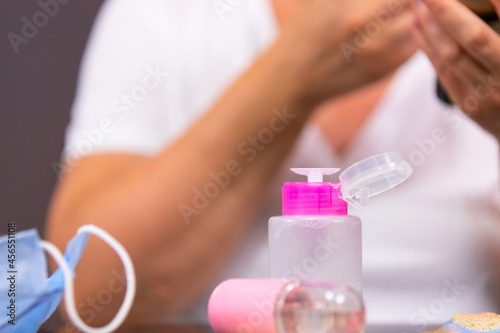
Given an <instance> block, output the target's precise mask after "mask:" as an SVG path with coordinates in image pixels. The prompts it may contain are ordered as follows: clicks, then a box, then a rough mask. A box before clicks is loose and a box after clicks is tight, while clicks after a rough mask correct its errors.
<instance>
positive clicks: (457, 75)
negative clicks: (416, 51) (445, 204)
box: [413, 0, 500, 140]
mask: <svg viewBox="0 0 500 333" xmlns="http://www.w3.org/2000/svg"><path fill="white" fill-rule="evenodd" d="M491 1H492V3H493V4H494V5H495V8H496V9H497V12H499V11H500V0H491ZM413 12H414V13H415V21H414V22H415V24H414V30H413V31H414V35H415V37H416V39H417V41H418V43H419V45H420V47H421V48H422V49H423V50H424V52H425V53H426V54H427V56H428V57H429V59H430V60H431V62H432V64H433V65H434V67H435V68H436V71H437V74H438V76H439V79H440V82H441V84H442V85H443V87H444V88H445V90H446V92H447V94H448V96H449V98H450V99H451V100H452V102H453V103H454V104H455V105H457V106H458V107H460V108H461V109H462V110H463V111H464V112H465V113H466V114H467V115H469V116H470V117H471V118H472V119H473V120H475V121H476V122H477V123H478V124H479V125H481V126H482V127H483V128H484V129H485V130H487V131H488V132H490V133H491V134H493V135H494V136H495V137H496V138H497V140H499V139H500V36H499V35H498V34H497V33H496V32H495V31H494V30H493V29H492V28H490V27H489V26H488V25H487V24H486V23H484V22H483V21H482V20H481V19H480V18H479V17H477V16H476V15H475V14H473V13H472V12H471V11H470V10H469V9H468V8H467V7H465V6H464V5H463V4H461V3H459V2H458V1H456V0H414V5H413Z"/></svg>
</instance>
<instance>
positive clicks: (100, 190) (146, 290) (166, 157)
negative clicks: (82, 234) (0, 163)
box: [49, 54, 310, 320]
mask: <svg viewBox="0 0 500 333" xmlns="http://www.w3.org/2000/svg"><path fill="white" fill-rule="evenodd" d="M283 66H286V65H285V64H284V63H283V61H282V60H281V59H280V55H279V54H275V55H272V56H267V57H264V58H262V59H261V60H259V61H257V62H256V63H255V64H254V66H253V67H252V68H251V69H250V70H249V71H248V72H247V73H246V74H245V75H243V76H242V77H241V78H240V79H239V80H238V82H236V83H235V84H234V85H233V87H232V88H231V89H229V90H228V91H227V93H226V94H225V95H224V96H223V97H222V98H221V99H220V100H219V101H218V102H217V103H216V104H215V105H214V106H213V108H212V109H211V110H209V111H208V112H207V114H206V115H205V116H203V117H202V118H201V119H200V120H199V121H198V122H197V123H196V124H195V125H194V126H192V127H191V128H190V129H189V130H188V132H187V133H186V134H185V135H184V136H183V137H182V138H180V139H179V140H178V141H177V142H175V143H174V144H173V145H172V146H170V147H168V148H167V149H166V150H165V151H164V152H162V153H161V154H159V155H158V156H157V157H155V158H151V159H148V160H147V161H146V162H145V163H142V164H141V165H140V166H138V167H137V168H133V169H131V170H129V171H127V172H124V174H122V175H121V176H119V177H115V179H114V180H110V181H107V182H105V183H103V184H102V186H99V187H97V188H95V189H93V190H92V191H91V192H87V193H85V194H82V195H81V196H79V197H77V200H76V199H75V201H74V202H73V203H72V204H69V205H68V204H67V205H66V206H65V207H64V209H54V210H53V212H52V214H51V218H50V220H51V222H50V223H51V228H50V229H51V231H50V232H49V235H50V238H51V239H53V240H54V241H56V242H57V243H58V245H60V246H61V245H62V244H63V243H64V242H65V241H67V239H68V238H69V235H70V234H71V233H72V232H74V231H75V230H76V228H77V227H78V226H80V225H82V224H85V223H94V224H96V225H98V226H100V227H102V228H104V229H105V230H107V231H108V232H110V233H111V234H113V235H115V236H116V237H117V238H118V239H119V240H120V241H121V242H122V243H123V245H124V246H125V247H126V248H127V250H128V251H129V252H130V253H131V255H132V257H133V259H134V263H135V266H136V270H137V275H138V287H139V291H140V292H141V295H142V297H141V298H144V299H145V302H144V303H142V304H141V302H140V300H141V299H139V300H138V302H137V307H138V308H142V309H143V310H144V308H145V307H148V305H151V304H154V302H151V300H152V299H155V298H156V300H157V301H158V302H161V301H162V300H164V301H166V302H165V304H168V303H170V305H171V307H168V306H163V307H162V308H158V307H157V306H154V307H153V308H151V309H149V311H158V312H157V313H156V314H157V315H164V314H165V312H166V313H171V312H175V311H178V310H179V308H182V307H183V306H186V304H187V303H189V301H191V300H192V299H193V298H194V297H196V296H197V295H198V294H199V293H200V292H201V291H202V290H203V289H204V288H205V287H206V284H207V283H208V282H209V281H210V278H211V277H213V276H214V274H216V273H217V272H218V271H219V270H220V269H221V266H222V265H223V264H224V262H226V260H227V259H228V256H230V255H231V253H232V251H233V249H234V247H235V246H236V244H237V243H238V241H240V239H241V237H242V235H243V233H244V231H245V230H246V228H247V227H248V225H249V221H250V218H251V215H252V212H253V211H254V210H255V208H256V205H257V203H258V202H259V199H260V197H261V195H262V193H264V190H265V187H266V184H267V182H268V180H269V179H270V177H271V176H272V174H273V173H274V172H275V171H276V168H277V167H278V166H279V164H280V162H281V161H282V160H283V158H284V157H285V155H286V153H287V152H288V150H289V149H290V147H291V146H292V144H293V142H294V140H295V138H296V137H297V135H298V133H299V132H300V129H301V127H302V125H303V124H304V122H305V121H306V119H307V116H308V113H309V111H310V110H309V109H310V107H307V106H304V105H302V106H301V105H299V103H297V100H296V98H295V96H297V94H296V91H295V88H294V87H292V86H290V82H296V81H295V80H291V78H287V77H285V75H286V72H287V70H286V68H283ZM221 173H223V174H224V177H223V176H220V177H221V179H219V180H218V181H217V180H214V179H213V175H214V174H219V175H220V174H221ZM226 176H227V177H226ZM226 183H227V184H226ZM221 184H222V185H221ZM199 193H201V195H200V194H199ZM196 196H197V197H198V198H195V197H196ZM200 196H203V197H204V198H205V199H199V197H200ZM197 199H199V200H200V202H197V201H196V200H197ZM56 201H57V200H56ZM195 201H196V202H195ZM56 206H57V203H56ZM63 223H66V224H67V223H71V224H72V227H71V228H68V226H67V225H66V226H65V229H64V230H65V232H64V233H65V234H64V235H62V229H61V227H62V224H63ZM107 252H108V251H107V250H106V247H105V245H102V244H99V243H98V242H95V241H91V242H89V245H88V247H87V249H86V257H87V258H91V259H88V260H85V258H83V260H82V261H81V263H80V264H79V268H78V274H79V276H80V277H81V279H82V280H84V277H85V276H87V277H88V278H87V279H85V280H87V281H88V282H87V283H86V284H85V285H83V286H82V287H81V289H80V292H77V295H78V294H80V295H82V296H83V295H85V296H89V295H92V294H93V293H96V292H97V290H99V288H101V287H103V286H105V285H106V281H107V280H108V279H109V278H110V275H109V274H107V273H105V272H109V271H111V269H121V264H120V262H119V261H118V259H117V258H116V257H114V256H106V255H104V254H105V253H107ZM96 272H98V273H102V276H99V274H96ZM82 289H83V290H82ZM168 300H171V302H168ZM174 300H175V302H174ZM117 303H118V302H117ZM174 304H175V306H174ZM113 308H114V307H113V306H108V307H107V308H106V309H109V310H110V311H109V312H110V314H112V313H113V311H114V310H116V309H113ZM104 313H105V312H104V311H103V312H102V314H104ZM108 315H109V314H108ZM106 318H109V317H108V316H107V315H103V316H102V319H103V320H106Z"/></svg>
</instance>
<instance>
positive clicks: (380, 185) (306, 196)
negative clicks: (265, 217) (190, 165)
mask: <svg viewBox="0 0 500 333" xmlns="http://www.w3.org/2000/svg"><path fill="white" fill-rule="evenodd" d="M338 170H339V169H330V168H303V169H292V171H294V172H295V173H297V174H300V175H305V176H307V182H290V183H285V184H284V185H283V188H282V190H283V216H276V217H272V218H271V219H270V220H269V273H270V277H271V278H288V279H290V278H291V279H301V280H310V281H311V280H313V281H326V282H330V283H338V284H342V285H347V286H350V287H352V288H353V289H355V290H356V291H358V292H360V293H362V254H361V251H362V227H361V220H360V219H359V217H357V216H352V215H347V204H348V203H350V204H352V205H353V206H354V207H355V208H358V209H363V208H365V207H366V205H367V202H368V197H370V196H372V195H375V194H378V193H381V192H383V191H386V190H388V189H390V188H392V187H394V186H396V185H398V184H400V183H401V182H403V181H404V180H406V179H407V178H408V177H409V176H410V175H411V173H412V168H411V166H410V164H409V163H408V162H407V161H406V160H405V159H404V158H403V156H402V155H401V153H399V152H390V153H384V154H379V155H375V156H372V157H369V158H367V159H364V160H362V161H360V162H358V163H355V164H354V165H352V166H350V167H349V168H347V169H346V170H345V171H344V172H342V173H341V174H340V176H339V179H340V182H339V183H332V182H323V176H325V175H331V174H334V173H335V172H337V171H338Z"/></svg>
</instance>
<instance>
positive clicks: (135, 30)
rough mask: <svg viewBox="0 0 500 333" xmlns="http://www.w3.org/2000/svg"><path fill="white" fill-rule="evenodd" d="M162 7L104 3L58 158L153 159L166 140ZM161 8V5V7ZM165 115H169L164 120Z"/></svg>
mask: <svg viewBox="0 0 500 333" xmlns="http://www.w3.org/2000/svg"><path fill="white" fill-rule="evenodd" d="M161 3H162V1H137V0H108V1H107V2H105V3H104V4H103V6H102V8H101V10H100V12H99V14H98V16H97V18H96V21H95V23H94V27H93V29H92V32H91V35H90V38H89V42H88V45H87V49H86V51H85V54H84V57H83V60H82V64H81V68H80V77H79V80H78V86H77V94H76V98H75V101H74V104H73V107H72V112H71V121H70V124H69V126H68V128H67V129H66V142H65V148H64V151H63V158H64V159H66V161H71V160H75V159H78V158H79V157H82V156H85V155H89V154H97V153H106V152H126V153H137V154H145V155H149V154H154V153H156V152H158V151H159V150H160V149H162V148H163V147H164V145H165V143H166V142H167V141H168V140H169V135H170V134H171V132H172V129H171V128H169V127H171V126H172V121H171V120H172V116H174V117H180V115H175V114H174V112H175V111H174V110H167V109H166V104H167V103H166V102H165V100H166V98H167V96H166V95H167V94H166V93H165V90H166V82H167V80H168V69H167V67H166V64H165V60H164V59H165V57H164V53H165V47H164V42H165V39H166V38H168V37H169V36H165V26H166V24H167V22H166V21H167V20H166V17H165V15H164V14H165V8H164V6H163V5H162V4H161ZM163 3H165V2H164V1H163ZM169 112H170V114H168V113H169Z"/></svg>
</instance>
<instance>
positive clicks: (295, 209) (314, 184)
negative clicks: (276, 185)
mask: <svg viewBox="0 0 500 333" xmlns="http://www.w3.org/2000/svg"><path fill="white" fill-rule="evenodd" d="M291 170H292V171H293V172H295V173H296V174H299V175H303V176H307V182H289V183H285V184H284V185H283V189H282V190H283V215H346V214H347V203H346V202H345V201H344V200H342V193H341V192H340V184H339V183H331V182H323V176H324V175H332V174H334V173H336V172H337V171H339V170H340V169H334V168H292V169H291Z"/></svg>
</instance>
